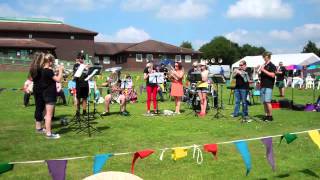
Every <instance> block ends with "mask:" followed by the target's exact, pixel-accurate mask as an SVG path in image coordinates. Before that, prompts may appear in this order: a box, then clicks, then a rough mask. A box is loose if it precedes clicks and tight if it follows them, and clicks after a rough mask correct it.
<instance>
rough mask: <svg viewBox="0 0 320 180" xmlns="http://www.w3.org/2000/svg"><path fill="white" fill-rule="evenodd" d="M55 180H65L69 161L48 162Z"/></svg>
mask: <svg viewBox="0 0 320 180" xmlns="http://www.w3.org/2000/svg"><path fill="white" fill-rule="evenodd" d="M46 162H47V164H48V169H49V173H50V175H51V177H52V179H53V180H65V178H66V168H67V162H68V161H67V160H46Z"/></svg>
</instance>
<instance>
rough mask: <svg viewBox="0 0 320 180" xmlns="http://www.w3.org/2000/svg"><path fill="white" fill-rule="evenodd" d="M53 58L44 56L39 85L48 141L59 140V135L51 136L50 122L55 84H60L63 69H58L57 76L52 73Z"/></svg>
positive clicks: (55, 96)
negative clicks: (44, 110) (43, 105)
mask: <svg viewBox="0 0 320 180" xmlns="http://www.w3.org/2000/svg"><path fill="white" fill-rule="evenodd" d="M53 62H54V56H53V55H51V54H46V55H45V56H44V59H43V64H42V66H41V67H42V70H41V79H40V84H41V88H42V95H43V99H44V102H45V109H46V113H45V116H44V119H45V127H46V137H47V138H49V139H58V138H60V135H59V134H53V133H52V132H51V121H52V116H53V112H54V106H55V103H56V101H57V93H56V82H60V81H61V79H62V72H63V69H64V67H63V66H59V67H58V75H55V74H54V71H53Z"/></svg>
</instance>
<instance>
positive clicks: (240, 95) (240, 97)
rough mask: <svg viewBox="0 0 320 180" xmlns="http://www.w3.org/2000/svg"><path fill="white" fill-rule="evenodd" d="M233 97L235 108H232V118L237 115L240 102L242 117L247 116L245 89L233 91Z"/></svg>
mask: <svg viewBox="0 0 320 180" xmlns="http://www.w3.org/2000/svg"><path fill="white" fill-rule="evenodd" d="M234 95H235V99H236V102H235V106H234V112H233V115H234V116H238V115H239V110H240V102H242V116H248V102H247V96H248V90H247V89H235V90H234Z"/></svg>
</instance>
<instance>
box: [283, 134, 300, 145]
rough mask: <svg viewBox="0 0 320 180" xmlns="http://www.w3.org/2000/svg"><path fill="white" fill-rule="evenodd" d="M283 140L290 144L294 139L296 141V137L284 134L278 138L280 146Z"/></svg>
mask: <svg viewBox="0 0 320 180" xmlns="http://www.w3.org/2000/svg"><path fill="white" fill-rule="evenodd" d="M283 138H284V139H285V140H286V142H287V144H290V143H292V142H293V141H294V140H295V139H297V138H298V136H297V135H295V134H290V133H286V134H284V135H282V136H281V138H280V144H281V141H282V139H283Z"/></svg>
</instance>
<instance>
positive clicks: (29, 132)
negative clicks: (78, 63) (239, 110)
mask: <svg viewBox="0 0 320 180" xmlns="http://www.w3.org/2000/svg"><path fill="white" fill-rule="evenodd" d="M132 74H133V75H134V79H135V80H137V76H138V75H139V73H132ZM140 76H141V75H140ZM25 78H26V73H18V72H0V79H1V81H0V88H20V87H21V86H22V84H23V82H24V80H25ZM101 81H103V80H99V82H101ZM137 81H138V82H136V84H138V85H139V84H143V82H142V81H141V77H140V80H137ZM294 93H295V102H297V103H304V104H305V103H307V102H311V101H312V91H311V90H295V91H294ZM317 93H318V94H319V91H318V92H317ZM228 95H229V91H228V90H224V102H225V105H226V110H224V112H223V113H224V114H225V115H226V118H224V119H221V120H216V119H213V118H212V117H213V115H214V112H213V111H211V112H210V113H209V115H208V116H207V117H206V118H204V119H199V118H197V117H195V116H194V114H193V112H192V111H191V110H190V109H188V108H187V106H186V105H185V104H184V105H183V110H184V113H183V114H182V115H179V116H174V117H164V116H161V117H146V116H143V115H142V114H143V113H145V94H143V95H142V96H139V102H138V103H137V104H129V105H128V110H129V112H130V114H131V116H129V117H123V116H120V115H118V114H117V113H114V114H113V115H111V116H107V117H104V118H103V119H97V122H98V123H97V124H95V126H96V127H98V128H99V129H100V130H101V133H95V134H94V135H93V136H92V137H91V138H90V137H88V136H87V135H86V134H77V133H75V132H73V131H71V129H69V128H68V127H63V126H61V125H60V122H59V121H55V122H54V125H53V127H54V131H56V132H59V133H60V134H61V136H62V137H61V139H59V140H48V139H46V138H44V137H43V135H40V134H37V133H35V132H34V120H33V112H34V106H30V107H27V108H25V107H23V106H22V97H23V94H22V92H21V91H12V90H5V91H2V92H1V93H0V161H1V162H12V161H25V160H40V159H54V158H63V157H74V156H86V155H95V154H100V153H115V152H133V151H137V150H143V149H146V148H150V149H155V150H157V149H159V148H164V147H176V146H185V145H193V144H205V143H216V142H222V141H229V140H236V139H243V138H252V137H260V136H266V135H276V134H283V133H285V132H295V131H302V130H308V129H316V128H320V116H319V113H316V112H298V111H291V110H286V109H283V110H275V111H274V117H275V120H274V122H272V123H264V122H261V121H258V122H252V123H249V124H241V123H240V122H239V121H238V120H237V119H232V118H231V117H229V114H230V113H231V111H232V109H233V106H232V105H227V100H228ZM286 96H287V97H291V90H287V94H286ZM274 97H275V98H276V99H277V97H278V92H277V91H276V90H275V91H274ZM31 102H32V104H33V99H32V100H31ZM159 108H160V109H161V110H163V109H170V110H173V108H174V103H173V102H170V101H166V102H163V103H160V104H159ZM98 110H99V112H102V111H103V105H99V106H98ZM111 111H112V112H118V111H119V106H118V105H112V107H111ZM249 112H250V115H251V116H257V115H262V114H263V113H262V112H263V107H262V105H254V106H250V108H249ZM73 114H74V108H73V107H72V106H71V105H69V106H61V105H60V106H58V107H57V109H56V116H57V117H58V118H62V117H67V118H68V119H70V118H72V116H73ZM278 141H279V138H274V142H273V145H274V154H275V161H276V171H275V172H273V171H272V170H271V167H270V166H269V165H268V162H267V160H266V158H265V148H264V146H263V144H262V143H261V142H260V141H250V142H249V149H250V153H251V157H252V172H251V173H250V174H249V176H248V177H245V167H244V163H243V161H242V159H241V156H240V154H239V153H238V152H237V150H236V148H235V146H234V145H233V144H225V145H221V146H219V152H218V160H213V158H212V154H208V153H204V154H203V155H204V161H203V163H202V164H201V165H198V164H197V163H196V161H195V159H192V150H190V151H189V153H188V157H187V158H185V159H182V160H179V161H177V162H174V161H173V160H171V159H170V156H171V154H170V151H168V152H167V153H166V154H165V157H164V160H163V161H160V160H159V156H160V153H161V152H160V151H156V152H155V153H154V154H153V155H152V156H150V157H148V158H146V159H144V160H138V162H137V164H136V169H135V173H136V175H138V176H140V177H142V178H143V179H244V178H248V179H277V178H287V179H317V178H319V176H320V151H319V149H318V148H317V146H316V145H315V144H313V142H312V141H311V140H310V138H309V137H308V135H307V134H301V135H299V138H298V139H297V140H296V141H295V142H293V143H292V144H290V145H287V144H285V143H283V144H281V145H278V144H279V142H278ZM131 161H132V156H131V155H126V156H115V157H112V158H111V159H110V160H109V161H108V162H107V165H106V167H105V168H104V170H105V171H123V172H129V171H130V165H131ZM92 164H93V160H92V159H91V158H89V159H83V160H74V161H69V162H68V166H67V179H82V178H84V177H86V176H89V175H91V174H92ZM0 179H50V176H49V173H48V170H47V166H46V165H45V164H43V163H40V164H19V165H16V166H15V167H14V170H13V171H11V172H8V173H5V174H2V175H0Z"/></svg>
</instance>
